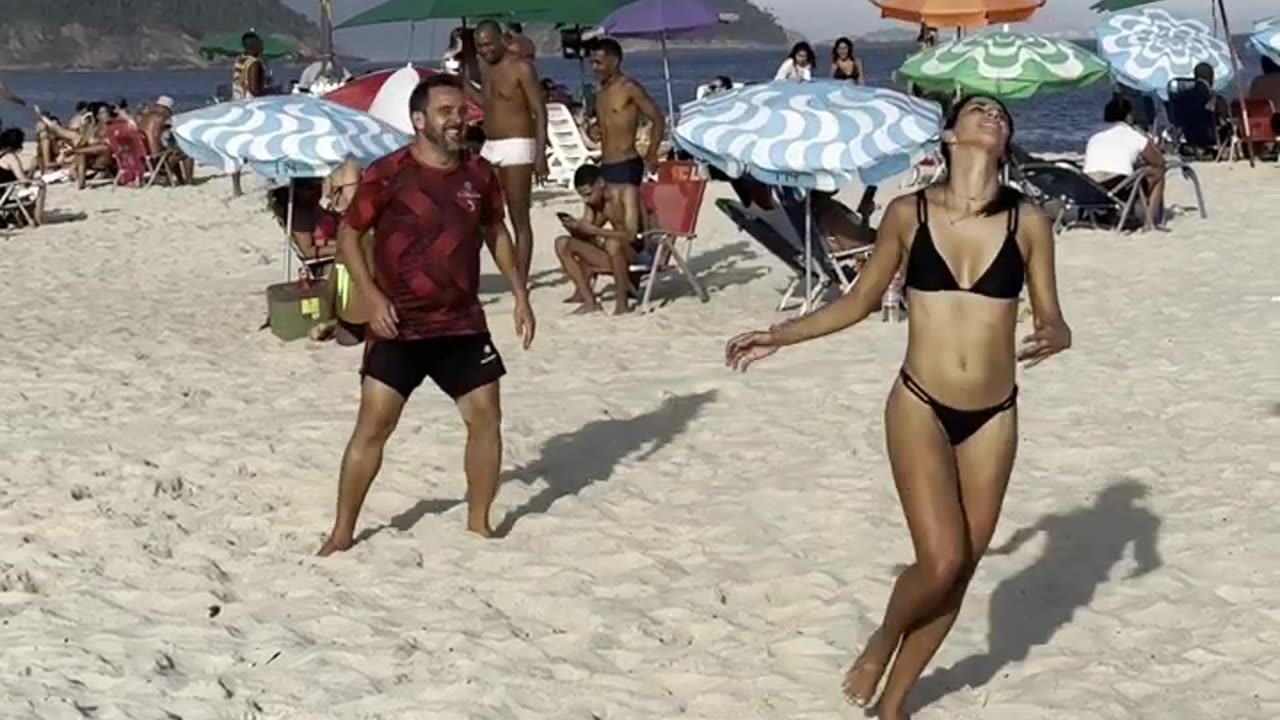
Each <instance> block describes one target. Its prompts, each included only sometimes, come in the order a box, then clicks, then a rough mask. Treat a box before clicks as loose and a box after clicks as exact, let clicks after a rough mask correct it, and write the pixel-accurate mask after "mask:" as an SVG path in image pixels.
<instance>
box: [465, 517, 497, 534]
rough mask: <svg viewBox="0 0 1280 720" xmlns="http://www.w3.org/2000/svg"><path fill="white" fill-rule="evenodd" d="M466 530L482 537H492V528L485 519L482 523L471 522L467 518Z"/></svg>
mask: <svg viewBox="0 0 1280 720" xmlns="http://www.w3.org/2000/svg"><path fill="white" fill-rule="evenodd" d="M467 530H469V531H470V532H473V533H475V534H477V535H479V536H480V537H482V538H491V537H493V528H491V527H489V523H488V522H487V521H486V522H483V523H473V522H471V521H470V520H468V521H467Z"/></svg>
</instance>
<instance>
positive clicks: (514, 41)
mask: <svg viewBox="0 0 1280 720" xmlns="http://www.w3.org/2000/svg"><path fill="white" fill-rule="evenodd" d="M506 41H507V49H508V50H510V51H511V52H512V53H514V54H515V56H516V57H518V58H522V59H524V60H528V61H529V62H533V61H534V60H537V59H538V47H537V46H536V45H534V44H533V41H532V40H530V39H529V36H528V35H525V34H524V26H523V25H521V24H520V23H518V22H513V23H507V35H506Z"/></svg>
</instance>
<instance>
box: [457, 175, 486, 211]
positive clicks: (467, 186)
mask: <svg viewBox="0 0 1280 720" xmlns="http://www.w3.org/2000/svg"><path fill="white" fill-rule="evenodd" d="M480 198H481V195H480V193H478V192H476V191H475V188H473V187H472V186H471V181H470V180H468V181H466V182H464V183H462V189H461V190H459V191H458V202H460V203H462V205H463V207H465V208H466V209H467V211H468V212H475V211H476V210H478V209H479V208H480Z"/></svg>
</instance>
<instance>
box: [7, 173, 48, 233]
mask: <svg viewBox="0 0 1280 720" xmlns="http://www.w3.org/2000/svg"><path fill="white" fill-rule="evenodd" d="M43 192H44V184H43V183H41V182H40V181H39V180H16V181H14V182H7V183H4V184H3V185H0V227H7V226H10V225H12V226H16V227H35V226H37V225H39V224H40V218H39V217H37V215H36V206H37V204H38V202H39V197H40V194H41V193H43Z"/></svg>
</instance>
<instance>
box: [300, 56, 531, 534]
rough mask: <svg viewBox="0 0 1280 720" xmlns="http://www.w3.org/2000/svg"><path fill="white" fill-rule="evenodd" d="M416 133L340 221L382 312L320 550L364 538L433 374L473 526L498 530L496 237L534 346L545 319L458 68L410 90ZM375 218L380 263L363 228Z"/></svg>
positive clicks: (369, 297) (371, 176)
mask: <svg viewBox="0 0 1280 720" xmlns="http://www.w3.org/2000/svg"><path fill="white" fill-rule="evenodd" d="M409 110H410V118H411V121H412V122H413V126H414V128H415V131H416V132H415V135H414V138H413V143H412V144H411V145H410V146H409V147H407V148H404V149H402V150H397V151H396V152H394V153H392V154H390V155H388V156H386V157H384V158H382V159H381V160H378V161H377V162H375V163H374V164H373V165H371V166H370V167H369V169H368V170H366V171H365V173H364V175H363V176H362V177H361V180H360V186H359V189H358V190H357V191H356V196H355V198H354V199H353V200H352V202H351V206H350V207H349V208H348V210H347V214H346V217H344V218H343V221H342V226H341V228H340V229H339V231H338V245H339V249H338V252H339V255H340V256H341V259H342V262H343V264H344V265H345V266H346V267H347V270H348V272H349V273H350V274H351V280H352V282H353V283H354V284H355V285H356V288H357V290H358V291H359V293H360V295H361V297H363V298H365V307H366V308H367V309H368V314H369V318H370V319H369V330H370V333H371V335H370V337H369V338H368V339H367V340H366V344H365V354H364V363H363V366H362V367H361V370H360V374H361V377H362V380H361V385H360V413H359V416H358V417H357V419H356V427H355V431H354V432H353V433H352V435H351V440H350V442H349V443H348V444H347V449H346V452H345V453H344V454H343V456H342V474H341V477H340V479H339V484H338V512H337V518H336V519H335V520H334V525H333V531H332V533H331V534H330V536H329V539H328V541H327V542H325V544H324V546H323V547H322V548H321V549H320V553H319V554H320V555H330V554H332V553H335V552H340V551H343V550H346V549H348V548H349V547H351V544H352V543H353V542H354V532H355V527H356V519H357V517H358V516H359V514H360V506H361V505H362V504H363V503H364V498H365V495H366V493H368V491H369V486H370V485H371V484H372V483H373V479H374V477H375V476H376V475H377V473H378V469H379V468H380V467H381V465H382V452H383V448H384V447H385V446H386V443H387V439H388V438H389V437H390V436H391V432H392V431H393V430H394V429H395V427H396V423H397V422H398V421H399V419H400V413H401V410H403V408H404V404H405V401H406V400H408V399H409V396H410V395H411V394H412V393H413V391H414V390H416V389H417V387H418V386H419V385H420V384H422V382H423V381H425V380H426V379H428V378H430V379H431V380H432V382H434V383H435V384H436V386H437V387H438V388H440V390H441V391H443V392H444V393H445V394H446V395H448V396H449V397H450V398H451V399H452V400H453V401H454V403H455V404H456V405H457V407H458V411H459V413H460V414H461V415H462V420H463V422H464V423H465V424H466V427H467V446H466V454H465V467H466V475H467V510H468V513H467V529H468V530H471V531H472V532H474V533H477V534H479V535H483V536H485V537H489V536H491V535H492V534H493V530H492V528H491V527H490V525H489V508H490V506H491V505H492V504H493V499H494V496H495V495H496V494H497V491H498V473H499V470H500V468H501V464H502V428H501V425H502V413H501V410H500V407H499V394H498V380H499V378H501V377H502V376H503V375H504V374H505V373H506V370H505V368H504V367H503V364H502V358H501V357H500V356H499V355H498V351H497V349H496V348H495V347H494V344H493V341H492V339H490V337H489V331H488V325H487V322H486V320H485V314H484V308H482V307H481V305H480V298H479V295H478V292H479V285H480V250H481V247H482V246H484V245H485V244H487V245H488V246H489V251H490V253H492V254H493V258H494V261H495V262H496V264H497V266H498V268H499V269H500V270H501V271H502V274H503V275H504V276H506V278H507V281H508V283H510V285H511V293H512V295H513V296H514V297H515V325H516V334H517V335H518V336H520V337H521V339H522V341H523V344H524V347H525V348H526V349H527V348H528V347H529V344H530V343H531V342H532V341H533V332H534V319H533V311H532V310H530V308H529V300H528V293H527V290H526V286H525V282H526V281H525V278H524V276H523V274H522V273H521V271H520V267H519V265H518V264H517V263H516V261H515V248H514V247H513V245H512V242H511V236H510V235H509V234H508V233H507V229H506V225H505V224H504V222H503V206H504V204H503V197H502V189H501V187H500V186H499V185H498V178H497V176H496V175H495V174H494V171H493V166H492V165H490V164H489V162H488V161H487V160H484V159H483V158H480V157H477V156H473V155H470V154H469V153H466V152H465V151H463V150H462V147H463V136H462V132H463V127H464V125H465V121H466V111H467V103H466V97H465V96H464V95H463V92H462V85H461V84H460V83H459V82H458V80H457V79H456V77H455V76H453V75H437V76H434V77H431V78H429V79H427V80H426V81H424V82H423V83H422V84H420V85H419V86H418V88H417V89H416V90H414V91H413V93H412V94H411V95H410V97H409ZM369 229H372V230H373V231H374V242H373V263H372V268H370V266H369V264H368V263H367V262H366V260H365V255H364V250H363V249H362V248H361V245H360V236H361V235H363V234H364V232H365V231H367V230H369Z"/></svg>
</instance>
